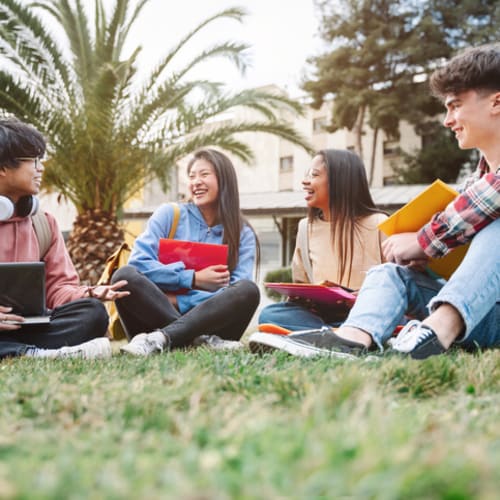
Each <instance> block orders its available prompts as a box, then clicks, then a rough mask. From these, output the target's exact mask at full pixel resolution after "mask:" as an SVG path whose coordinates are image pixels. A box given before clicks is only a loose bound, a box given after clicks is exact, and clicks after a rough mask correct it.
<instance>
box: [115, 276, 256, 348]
mask: <svg viewBox="0 0 500 500" xmlns="http://www.w3.org/2000/svg"><path fill="white" fill-rule="evenodd" d="M123 279H124V280H127V281H128V285H127V286H126V287H124V288H123V290H129V291H130V295H129V296H128V297H123V298H121V299H118V300H117V301H116V308H117V309H118V313H119V315H120V319H121V321H122V323H123V326H124V327H125V332H126V334H127V337H128V338H129V340H130V339H131V338H132V337H134V336H135V335H137V334H138V333H141V332H151V331H153V330H159V329H161V330H162V331H163V332H164V333H165V334H167V336H168V338H169V339H170V347H184V346H187V345H189V344H191V343H192V341H193V340H194V339H195V338H196V337H198V336H200V335H204V334H207V335H218V336H219V337H221V338H223V339H226V340H239V339H240V338H241V336H242V335H243V333H244V332H245V329H246V327H247V326H248V324H249V323H250V320H251V319H252V316H253V314H254V312H255V310H256V309H257V306H258V305H259V299H260V293H259V289H258V287H257V285H256V284H255V283H254V282H253V281H249V280H240V281H238V282H237V283H235V284H234V285H230V286H228V287H227V288H225V289H224V290H223V291H222V292H220V293H217V294H215V295H214V296H213V297H210V298H209V299H207V300H206V301H205V302H202V303H201V304H199V305H197V306H196V307H193V309H191V310H190V311H188V312H187V313H185V314H183V315H182V314H181V313H180V312H179V311H178V310H177V309H176V308H175V307H174V306H173V305H172V304H171V303H170V302H169V300H168V299H167V297H166V296H165V294H164V293H163V292H162V290H160V288H159V287H158V286H157V285H155V284H154V283H153V282H152V281H150V280H149V279H148V278H146V276H144V275H143V274H141V273H140V272H139V271H137V269H136V268H135V267H133V266H124V267H121V268H120V269H118V270H117V271H116V272H115V273H114V274H113V278H112V282H113V283H115V282H116V281H119V280H123Z"/></svg>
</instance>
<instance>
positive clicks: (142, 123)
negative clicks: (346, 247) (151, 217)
mask: <svg viewBox="0 0 500 500" xmlns="http://www.w3.org/2000/svg"><path fill="white" fill-rule="evenodd" d="M148 2H149V0H139V1H138V2H135V7H134V8H131V6H130V4H131V2H130V1H129V0H115V2H114V5H113V6H112V8H111V9H110V11H105V9H104V5H103V2H102V0H95V4H94V16H93V19H92V21H93V29H91V28H90V26H91V19H90V18H89V15H88V13H87V11H86V10H85V9H84V7H83V5H82V1H81V0H73V1H70V0H40V1H38V2H33V3H32V4H31V5H28V6H27V5H25V2H23V3H21V2H20V1H16V0H0V61H1V62H2V67H1V69H0V108H2V109H3V110H4V112H6V113H9V114H14V115H16V116H17V117H19V118H20V119H23V120H25V121H27V122H30V123H32V124H33V125H35V126H36V127H37V128H38V129H39V130H41V131H42V132H43V133H44V134H45V136H46V137H47V139H48V157H49V159H48V161H47V162H46V163H45V177H44V182H45V187H46V188H47V189H53V190H57V191H59V192H60V194H61V196H63V197H64V198H65V199H68V200H70V201H71V202H72V203H73V204H74V205H75V207H76V209H77V213H78V215H77V218H76V220H75V223H74V226H73V231H72V233H71V235H70V238H69V240H68V249H69V251H70V253H71V255H72V258H73V261H74V262H75V265H76V266H77V269H78V271H79V273H80V277H81V278H82V280H84V281H86V282H89V283H94V282H95V281H96V279H97V278H98V276H99V275H100V273H101V270H102V265H103V262H104V261H105V258H106V256H107V255H109V254H110V253H111V252H112V251H113V250H114V249H115V248H117V247H118V245H119V244H120V243H121V242H122V241H123V230H122V228H121V226H120V224H119V214H120V212H121V210H122V208H123V204H124V203H125V202H126V200H128V199H130V197H131V196H133V195H134V194H135V193H137V192H138V191H139V190H140V189H141V188H142V187H143V186H144V185H145V184H146V183H148V182H150V181H152V180H155V179H156V180H157V181H159V182H160V183H161V185H162V187H163V188H166V187H167V185H168V174H169V171H170V169H171V168H173V167H174V166H175V164H176V162H177V161H178V160H179V159H181V158H182V157H184V156H185V155H186V154H188V153H190V152H192V151H193V150H194V149H196V148H197V147H200V146H208V145H212V146H218V147H220V148H222V149H224V150H226V151H228V152H230V153H232V154H234V155H236V156H238V157H240V158H242V159H244V160H247V161H248V160H250V159H251V158H252V152H251V151H250V149H249V147H248V146H247V145H246V144H245V143H244V142H243V141H242V140H241V136H240V135H239V134H240V133H241V132H255V131H257V132H265V133H271V134H275V135H278V136H280V137H283V138H285V139H287V140H289V141H291V142H293V143H295V144H299V145H301V146H303V147H306V148H308V145H307V143H306V141H305V139H303V138H302V137H301V136H300V135H299V134H298V133H297V132H296V131H295V130H294V129H293V128H292V127H291V126H289V125H287V124H286V123H285V122H283V121H282V120H280V118H279V117H280V114H281V113H282V112H283V111H292V112H299V113H300V112H301V107H300V105H299V104H297V103H294V102H293V101H291V100H289V99H288V98H286V97H284V96H282V95H276V94H272V93H266V92H263V91H259V90H244V91H242V92H239V93H237V94H231V93H228V92H226V91H225V89H224V87H223V86H222V84H221V83H218V82H213V81H209V80H200V79H190V78H189V75H188V73H189V72H190V70H192V69H193V68H194V67H196V66H197V65H199V64H200V63H202V62H205V61H206V60H208V59H210V58H214V57H223V58H227V59H229V60H230V61H232V62H233V63H234V64H235V65H236V66H237V67H238V68H239V69H241V70H243V69H244V68H245V66H246V61H245V53H244V51H245V49H246V48H247V47H246V46H245V45H244V44H241V43H236V42H232V41H223V42H220V43H215V44H214V45H213V46H212V47H209V48H206V49H205V50H202V51H201V52H200V53H199V54H198V55H196V56H195V57H194V58H193V59H191V60H189V61H188V62H186V63H185V64H184V65H183V66H182V65H181V66H180V68H179V65H177V66H176V70H175V71H174V70H173V69H172V65H173V61H174V60H175V61H176V62H177V61H182V58H181V57H180V56H179V53H181V55H182V49H183V47H184V46H185V44H186V43H187V42H188V41H190V40H191V39H192V38H193V37H195V36H196V35H197V33H199V32H200V31H201V30H203V29H204V28H205V27H206V26H208V25H209V24H211V23H213V22H214V21H216V20H220V19H230V20H235V21H239V22H241V21H242V20H243V18H244V15H245V12H244V11H243V10H242V9H240V8H230V9H226V10H224V11H222V12H219V13H217V14H215V15H213V16H212V17H210V18H208V19H206V20H205V21H203V22H202V23H201V24H199V25H198V26H196V27H195V28H194V29H193V30H192V31H191V32H190V33H188V34H187V35H186V36H185V37H183V38H182V39H181V40H179V41H178V43H177V44H176V45H175V46H174V47H173V48H172V49H170V50H169V51H168V52H167V54H166V55H165V56H164V57H163V58H162V59H161V60H160V61H159V62H158V63H157V65H156V67H154V68H153V69H152V70H151V71H150V73H149V74H148V75H146V76H145V77H140V75H138V74H137V68H136V61H137V58H138V56H139V53H140V50H141V48H140V47H139V46H138V47H137V48H136V49H135V50H134V51H133V52H132V54H131V55H130V56H129V57H124V56H123V55H122V54H123V48H124V45H125V42H126V41H127V37H128V34H129V32H130V29H131V27H132V26H133V25H134V23H135V22H136V21H137V19H138V17H139V14H140V12H141V11H142V9H143V7H144V6H145V5H146V4H147V3H148ZM37 9H39V13H43V14H44V15H45V16H46V17H45V19H50V20H51V23H54V25H57V27H58V28H59V29H60V30H61V31H62V32H63V33H64V35H65V37H66V38H67V43H66V45H67V47H68V49H69V50H62V49H61V48H60V46H61V45H63V44H61V42H60V40H59V39H58V38H57V37H56V35H55V34H54V33H53V32H52V31H51V30H50V29H48V28H47V27H46V25H45V24H44V20H43V18H41V17H40V16H39V15H37V12H38V11H37ZM59 36H60V35H59ZM63 46H64V45H63ZM196 96H197V97H196ZM238 107H246V108H250V109H252V110H255V111H256V112H257V116H258V118H257V119H255V120H246V121H240V122H234V121H230V120H220V119H219V120H214V118H216V117H219V116H220V115H221V114H222V113H225V112H227V111H230V110H232V109H235V108H238ZM207 120H209V121H210V122H211V123H210V125H209V126H204V124H206V122H207Z"/></svg>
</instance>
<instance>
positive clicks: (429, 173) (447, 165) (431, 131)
mask: <svg viewBox="0 0 500 500" xmlns="http://www.w3.org/2000/svg"><path fill="white" fill-rule="evenodd" d="M418 130H419V132H420V134H421V135H422V136H423V144H422V149H420V150H419V151H418V152H417V153H416V154H411V153H409V152H405V151H403V152H402V156H403V158H404V162H405V166H397V165H395V166H394V167H393V168H394V173H395V176H396V178H397V179H398V182H400V183H401V184H418V183H426V184H427V183H431V182H433V181H434V180H436V178H437V179H441V180H442V181H444V182H449V183H454V182H456V181H457V177H458V175H459V174H460V171H461V170H462V169H463V168H464V167H465V166H469V167H474V166H475V164H474V163H475V162H474V159H475V155H476V152H475V151H474V150H463V149H459V148H458V147H457V145H456V139H455V137H454V135H453V133H452V132H451V131H450V130H448V129H445V128H444V127H443V126H442V125H441V124H440V123H438V122H427V123H425V124H423V125H422V126H421V127H419V129H418Z"/></svg>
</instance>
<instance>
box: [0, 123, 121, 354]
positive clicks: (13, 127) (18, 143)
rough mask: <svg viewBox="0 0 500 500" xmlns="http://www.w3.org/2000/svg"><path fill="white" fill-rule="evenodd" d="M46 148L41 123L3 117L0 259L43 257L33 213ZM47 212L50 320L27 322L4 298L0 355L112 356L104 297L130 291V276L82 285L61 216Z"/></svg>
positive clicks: (0, 311)
mask: <svg viewBox="0 0 500 500" xmlns="http://www.w3.org/2000/svg"><path fill="white" fill-rule="evenodd" d="M44 153H45V140H44V138H43V137H42V135H41V134H40V133H39V132H38V131H37V130H36V129H34V128H33V127H31V126H29V125H27V124H25V123H22V122H20V121H18V120H14V119H4V120H0V262H9V263H12V262H33V261H39V260H40V248H39V242H38V238H37V235H36V233H35V229H34V226H33V223H32V220H31V216H32V215H34V214H35V213H36V212H37V210H38V199H37V197H36V195H37V194H38V192H39V191H40V184H41V182H42V173H43V168H44V167H43V161H42V160H41V158H43V155H44ZM45 216H46V218H47V223H48V225H49V227H50V233H51V237H50V244H49V246H48V250H47V252H46V253H45V255H44V256H43V261H44V263H45V287H46V300H47V307H48V308H49V313H50V322H49V323H42V324H23V321H24V318H23V317H21V316H19V315H17V314H13V313H12V308H10V307H7V306H6V304H2V303H1V301H0V359H2V358H5V357H13V356H23V355H24V356H32V357H46V358H59V357H82V358H107V357H109V356H111V347H110V343H109V340H108V339H107V338H105V337H104V335H105V334H106V330H107V325H108V315H107V313H106V310H105V308H104V305H103V304H102V302H101V301H102V300H114V299H116V298H120V297H124V296H126V295H128V292H123V291H120V288H121V287H122V286H124V285H125V284H126V282H125V281H122V282H119V283H116V284H114V285H112V286H99V287H95V288H92V287H86V286H81V285H80V283H79V279H78V275H77V273H76V270H75V268H74V266H73V264H72V262H71V259H70V257H69V254H68V252H67V250H66V247H65V244H64V239H63V236H62V234H61V232H60V231H59V229H58V226H57V223H56V220H55V219H54V217H53V216H52V215H50V214H48V213H46V214H45Z"/></svg>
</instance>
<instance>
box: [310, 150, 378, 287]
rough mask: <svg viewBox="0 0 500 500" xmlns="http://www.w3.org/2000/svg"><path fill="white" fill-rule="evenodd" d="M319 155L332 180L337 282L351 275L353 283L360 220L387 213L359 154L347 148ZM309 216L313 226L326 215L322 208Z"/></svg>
mask: <svg viewBox="0 0 500 500" xmlns="http://www.w3.org/2000/svg"><path fill="white" fill-rule="evenodd" d="M316 155H319V156H321V157H322V159H323V163H324V165H325V169H326V173H327V178H328V196H329V207H330V235H331V241H332V247H333V250H334V251H335V252H338V257H339V260H340V273H339V274H340V275H339V276H337V278H336V279H337V281H338V282H340V281H341V280H342V278H344V277H345V276H346V275H347V280H349V279H350V277H351V271H352V259H353V249H354V240H355V236H356V234H357V233H358V232H359V224H360V221H361V219H362V218H363V217H366V216H367V215H371V214H374V213H383V212H382V211H381V210H379V209H378V208H377V207H376V206H375V203H374V202H373V199H372V196H371V194H370V189H369V188H368V180H367V178H366V170H365V166H364V164H363V161H362V160H361V158H360V157H359V156H358V155H357V154H355V153H352V152H351V151H347V150H344V149H322V150H321V151H318V153H316ZM308 215H309V221H310V222H311V224H312V223H313V222H314V220H315V219H318V218H320V217H321V216H322V212H321V210H320V209H319V208H309V210H308Z"/></svg>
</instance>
